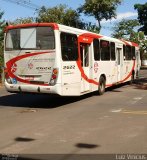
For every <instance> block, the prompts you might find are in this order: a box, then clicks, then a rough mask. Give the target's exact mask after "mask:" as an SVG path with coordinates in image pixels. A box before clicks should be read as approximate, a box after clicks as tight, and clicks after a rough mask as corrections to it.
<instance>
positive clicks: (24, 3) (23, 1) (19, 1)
mask: <svg viewBox="0 0 147 160" xmlns="http://www.w3.org/2000/svg"><path fill="white" fill-rule="evenodd" d="M3 1H6V2H10V3H14V4H17V5H20V6H22V7H25V8H29V9H33V10H38V9H39V8H40V6H38V5H36V4H33V3H31V2H30V0H28V1H27V0H3Z"/></svg>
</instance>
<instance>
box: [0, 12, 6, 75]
mask: <svg viewBox="0 0 147 160" xmlns="http://www.w3.org/2000/svg"><path fill="white" fill-rule="evenodd" d="M3 14H4V12H2V11H0V75H1V72H2V66H3V39H4V32H3V31H4V27H5V24H4V20H2V17H3Z"/></svg>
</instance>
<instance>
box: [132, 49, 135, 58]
mask: <svg viewBox="0 0 147 160" xmlns="http://www.w3.org/2000/svg"><path fill="white" fill-rule="evenodd" d="M132 59H135V47H134V46H132Z"/></svg>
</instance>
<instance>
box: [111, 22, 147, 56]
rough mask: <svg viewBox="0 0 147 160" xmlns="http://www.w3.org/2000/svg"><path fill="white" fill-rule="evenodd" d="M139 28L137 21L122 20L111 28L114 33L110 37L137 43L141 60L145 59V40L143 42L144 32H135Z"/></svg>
mask: <svg viewBox="0 0 147 160" xmlns="http://www.w3.org/2000/svg"><path fill="white" fill-rule="evenodd" d="M139 26H140V24H139V21H138V20H135V19H134V20H125V19H123V20H122V21H120V22H119V23H116V25H115V27H114V28H113V30H114V32H113V34H112V37H114V38H118V39H125V40H128V41H132V42H136V43H138V44H139V46H140V53H141V59H147V53H146V51H147V40H145V36H144V32H141V31H140V32H137V31H135V28H136V27H139Z"/></svg>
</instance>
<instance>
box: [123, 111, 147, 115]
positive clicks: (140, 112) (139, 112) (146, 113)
mask: <svg viewBox="0 0 147 160" xmlns="http://www.w3.org/2000/svg"><path fill="white" fill-rule="evenodd" d="M121 113H125V114H138V115H147V111H131V110H123V111H121Z"/></svg>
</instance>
